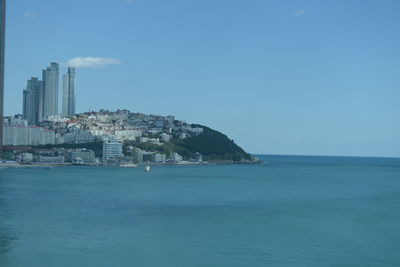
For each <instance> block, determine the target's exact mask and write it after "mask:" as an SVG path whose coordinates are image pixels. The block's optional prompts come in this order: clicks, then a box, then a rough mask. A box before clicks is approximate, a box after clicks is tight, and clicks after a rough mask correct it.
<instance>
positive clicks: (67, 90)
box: [62, 67, 75, 117]
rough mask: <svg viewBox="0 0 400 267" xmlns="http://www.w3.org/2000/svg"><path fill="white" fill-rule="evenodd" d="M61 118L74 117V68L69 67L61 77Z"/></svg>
mask: <svg viewBox="0 0 400 267" xmlns="http://www.w3.org/2000/svg"><path fill="white" fill-rule="evenodd" d="M62 103H63V105H62V115H63V117H71V116H74V115H75V68H72V67H69V68H68V72H67V74H65V75H64V76H63V99H62Z"/></svg>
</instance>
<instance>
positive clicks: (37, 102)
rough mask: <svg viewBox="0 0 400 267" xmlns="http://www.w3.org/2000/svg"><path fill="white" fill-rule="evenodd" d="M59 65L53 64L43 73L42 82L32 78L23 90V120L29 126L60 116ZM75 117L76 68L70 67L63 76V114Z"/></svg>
mask: <svg viewBox="0 0 400 267" xmlns="http://www.w3.org/2000/svg"><path fill="white" fill-rule="evenodd" d="M58 100H59V64H58V63H56V62H51V63H50V66H49V67H47V68H46V69H44V70H43V71H42V80H39V78H37V77H32V78H31V79H30V80H28V82H27V86H26V89H25V90H23V112H22V114H23V118H24V119H25V120H27V121H28V124H29V125H38V124H39V123H40V122H42V121H44V120H45V119H48V118H50V117H54V116H59V115H60V114H59V109H58V106H59V105H58V102H59V101H58ZM61 115H62V116H63V117H72V116H74V115H75V68H73V67H69V68H68V71H67V74H65V75H64V76H63V95H62V114H61Z"/></svg>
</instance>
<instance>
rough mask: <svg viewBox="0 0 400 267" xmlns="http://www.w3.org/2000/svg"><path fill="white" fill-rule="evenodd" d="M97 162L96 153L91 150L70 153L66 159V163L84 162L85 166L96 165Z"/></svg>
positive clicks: (77, 150)
mask: <svg viewBox="0 0 400 267" xmlns="http://www.w3.org/2000/svg"><path fill="white" fill-rule="evenodd" d="M95 160H96V158H95V155H94V151H93V150H89V149H76V150H72V151H68V152H67V154H66V157H65V161H66V162H82V163H84V164H94V163H95Z"/></svg>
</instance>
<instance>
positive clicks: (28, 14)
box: [24, 10, 39, 19]
mask: <svg viewBox="0 0 400 267" xmlns="http://www.w3.org/2000/svg"><path fill="white" fill-rule="evenodd" d="M37 16H39V14H38V13H37V12H36V11H34V10H29V11H26V12H25V13H24V17H25V18H27V19H34V18H37Z"/></svg>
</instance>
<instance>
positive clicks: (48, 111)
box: [41, 62, 59, 118]
mask: <svg viewBox="0 0 400 267" xmlns="http://www.w3.org/2000/svg"><path fill="white" fill-rule="evenodd" d="M58 84H59V65H58V63H56V62H51V63H50V66H49V67H47V69H45V70H43V114H41V115H42V118H46V117H50V116H56V115H58Z"/></svg>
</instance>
